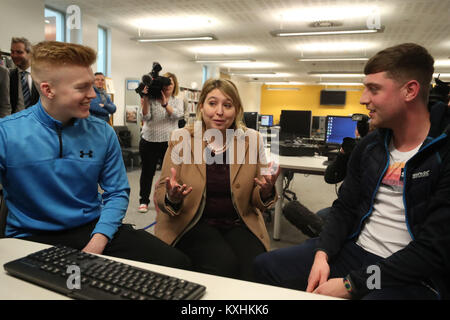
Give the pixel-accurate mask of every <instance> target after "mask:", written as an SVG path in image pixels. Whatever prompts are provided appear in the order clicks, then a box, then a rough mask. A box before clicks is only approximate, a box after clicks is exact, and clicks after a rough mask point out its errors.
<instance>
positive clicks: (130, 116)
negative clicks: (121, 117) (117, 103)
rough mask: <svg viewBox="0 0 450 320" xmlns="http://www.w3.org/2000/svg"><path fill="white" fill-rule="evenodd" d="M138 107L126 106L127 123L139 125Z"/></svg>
mask: <svg viewBox="0 0 450 320" xmlns="http://www.w3.org/2000/svg"><path fill="white" fill-rule="evenodd" d="M137 112H138V106H126V108H125V121H126V122H132V123H137Z"/></svg>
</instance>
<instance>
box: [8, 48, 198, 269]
mask: <svg viewBox="0 0 450 320" xmlns="http://www.w3.org/2000/svg"><path fill="white" fill-rule="evenodd" d="M95 59H96V53H95V51H94V50H92V49H91V48H89V47H85V46H81V45H77V44H71V43H62V42H54V41H49V42H41V43H39V44H37V45H36V46H34V47H33V51H32V58H31V64H32V76H33V80H34V81H35V82H36V84H37V85H38V87H39V91H40V100H39V102H38V103H37V104H35V105H34V106H32V107H30V108H28V109H26V110H23V111H22V112H19V113H16V114H14V115H12V116H10V117H7V118H4V119H1V120H0V182H1V183H2V185H3V192H4V195H5V201H6V204H7V206H8V210H9V212H8V217H7V223H6V231H5V234H6V236H7V237H16V238H22V239H26V240H31V241H37V242H43V243H47V244H52V245H56V244H62V245H66V246H69V247H73V248H76V249H80V250H83V251H86V252H91V253H97V254H105V255H111V256H116V257H121V258H127V259H133V260H140V261H144V262H151V263H156V264H163V265H169V266H174V267H182V268H185V267H187V266H188V265H189V259H188V258H187V257H186V256H185V255H184V254H182V253H181V252H179V251H178V250H176V249H174V248H172V247H170V246H168V245H166V244H165V243H163V242H162V241H161V240H159V239H157V238H156V237H154V236H152V235H151V234H150V233H147V232H145V231H137V230H134V229H133V228H132V227H131V226H130V225H123V224H122V219H123V217H124V216H125V213H126V211H127V207H128V200H129V199H128V198H129V193H130V187H129V184H128V178H127V175H126V171H125V166H124V164H123V160H122V153H121V150H120V146H119V142H118V140H117V137H116V135H115V132H114V130H113V129H112V128H111V126H109V125H108V124H107V123H106V122H105V121H103V120H100V119H98V118H95V117H90V116H89V107H90V102H91V100H92V99H94V98H95V97H96V94H95V92H94V89H93V84H94V74H93V72H92V70H91V65H92V64H93V63H94V62H95ZM98 185H99V186H100V187H101V188H102V190H104V192H103V193H102V194H100V193H99V192H98Z"/></svg>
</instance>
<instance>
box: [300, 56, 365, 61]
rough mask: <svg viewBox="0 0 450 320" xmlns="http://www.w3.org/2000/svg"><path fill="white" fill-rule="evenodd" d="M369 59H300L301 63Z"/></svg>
mask: <svg viewBox="0 0 450 320" xmlns="http://www.w3.org/2000/svg"><path fill="white" fill-rule="evenodd" d="M367 60H369V58H357V57H355V58H350V57H349V58H299V59H297V61H299V62H332V61H367Z"/></svg>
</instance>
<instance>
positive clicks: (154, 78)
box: [135, 62, 171, 99]
mask: <svg viewBox="0 0 450 320" xmlns="http://www.w3.org/2000/svg"><path fill="white" fill-rule="evenodd" d="M161 70H162V67H161V65H160V64H159V63H158V62H153V67H152V71H151V72H150V73H149V74H144V75H143V76H142V82H141V83H139V86H138V87H137V88H136V89H135V91H136V93H138V94H139V95H140V96H141V98H142V97H143V96H145V95H146V96H148V97H149V98H151V99H160V98H161V91H162V89H163V87H166V86H169V85H170V83H171V82H170V78H167V77H161V76H159V72H160V71H161ZM145 86H147V87H148V93H147V94H145V93H143V92H142V91H143V90H144V88H145Z"/></svg>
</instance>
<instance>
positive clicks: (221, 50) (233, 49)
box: [189, 46, 255, 56]
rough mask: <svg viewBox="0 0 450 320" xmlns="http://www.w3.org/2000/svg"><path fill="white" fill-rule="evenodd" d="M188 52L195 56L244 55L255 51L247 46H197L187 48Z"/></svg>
mask: <svg viewBox="0 0 450 320" xmlns="http://www.w3.org/2000/svg"><path fill="white" fill-rule="evenodd" d="M189 51H190V52H192V53H195V54H213V55H216V56H217V55H219V54H245V53H252V52H254V51H255V49H254V48H253V47H249V46H198V47H192V48H189Z"/></svg>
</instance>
